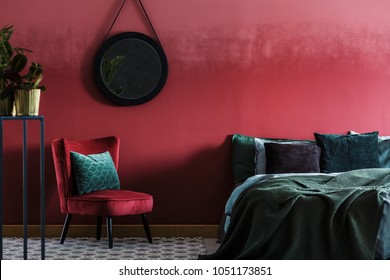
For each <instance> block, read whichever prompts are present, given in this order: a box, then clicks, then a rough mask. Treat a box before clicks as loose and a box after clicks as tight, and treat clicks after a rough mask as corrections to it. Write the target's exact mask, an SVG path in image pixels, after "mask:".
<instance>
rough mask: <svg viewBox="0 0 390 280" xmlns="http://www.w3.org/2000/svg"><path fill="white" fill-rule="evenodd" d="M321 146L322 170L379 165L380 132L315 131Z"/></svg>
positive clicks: (344, 169)
mask: <svg viewBox="0 0 390 280" xmlns="http://www.w3.org/2000/svg"><path fill="white" fill-rule="evenodd" d="M314 136H315V139H316V143H317V145H318V146H319V147H320V148H321V159H320V166H321V172H326V173H332V172H344V171H350V170H355V169H363V168H377V167H379V159H378V132H377V131H375V132H370V133H364V134H355V135H340V134H320V133H314Z"/></svg>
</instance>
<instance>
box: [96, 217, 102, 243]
mask: <svg viewBox="0 0 390 280" xmlns="http://www.w3.org/2000/svg"><path fill="white" fill-rule="evenodd" d="M101 237H102V216H97V218H96V240H100V238H101Z"/></svg>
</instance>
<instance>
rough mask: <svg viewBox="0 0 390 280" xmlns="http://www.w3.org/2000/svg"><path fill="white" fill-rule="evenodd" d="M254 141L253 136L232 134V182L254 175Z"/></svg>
mask: <svg viewBox="0 0 390 280" xmlns="http://www.w3.org/2000/svg"><path fill="white" fill-rule="evenodd" d="M255 155H256V149H255V143H254V139H253V137H250V136H245V135H241V134H234V135H233V137H232V168H233V180H234V183H238V182H242V181H244V180H245V179H247V178H249V177H251V176H253V175H255Z"/></svg>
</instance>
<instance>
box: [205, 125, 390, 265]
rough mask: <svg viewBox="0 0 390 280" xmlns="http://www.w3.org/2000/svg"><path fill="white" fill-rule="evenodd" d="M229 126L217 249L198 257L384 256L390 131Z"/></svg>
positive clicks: (388, 242)
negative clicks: (244, 131) (302, 131)
mask: <svg viewBox="0 0 390 280" xmlns="http://www.w3.org/2000/svg"><path fill="white" fill-rule="evenodd" d="M314 138H315V140H295V139H270V138H258V137H250V136H245V135H241V134H235V135H233V137H232V166H233V177H234V183H235V186H234V188H233V190H232V192H231V195H230V197H229V198H228V200H227V202H226V206H225V211H224V218H223V220H222V222H221V226H220V227H221V230H220V231H219V232H220V236H219V238H220V241H221V245H220V247H219V249H218V250H217V251H216V252H215V253H213V254H209V255H203V256H199V258H200V259H298V260H310V259H321V260H323V259H337V260H338V259H390V169H389V168H390V137H386V136H378V132H370V133H362V134H358V133H348V134H345V135H341V134H320V133H315V134H314Z"/></svg>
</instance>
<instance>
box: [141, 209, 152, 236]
mask: <svg viewBox="0 0 390 280" xmlns="http://www.w3.org/2000/svg"><path fill="white" fill-rule="evenodd" d="M141 219H142V224H143V225H144V230H145V233H146V237H147V238H148V242H149V243H153V239H152V235H151V233H150V228H149V223H148V219H147V218H146V214H141Z"/></svg>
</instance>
